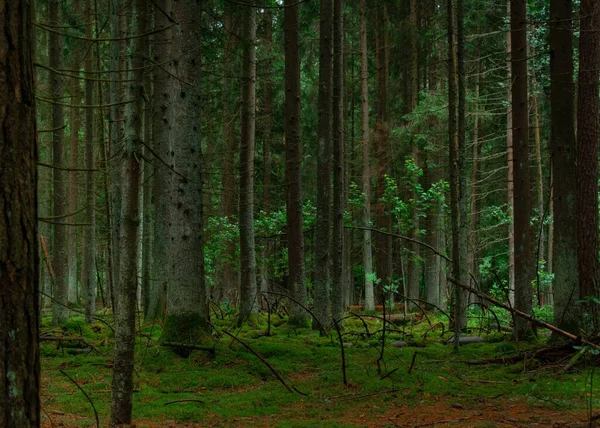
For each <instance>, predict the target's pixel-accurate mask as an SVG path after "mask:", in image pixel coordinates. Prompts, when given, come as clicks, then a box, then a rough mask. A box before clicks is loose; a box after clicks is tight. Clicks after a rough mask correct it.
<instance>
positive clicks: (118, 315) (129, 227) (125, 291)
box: [110, 0, 147, 426]
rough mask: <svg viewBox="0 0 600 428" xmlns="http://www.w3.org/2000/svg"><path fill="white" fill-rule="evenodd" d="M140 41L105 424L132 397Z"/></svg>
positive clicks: (141, 19) (139, 27) (141, 17)
mask: <svg viewBox="0 0 600 428" xmlns="http://www.w3.org/2000/svg"><path fill="white" fill-rule="evenodd" d="M133 10H134V20H133V28H134V31H135V33H136V34H138V35H140V34H144V33H145V32H146V18H147V10H146V2H145V1H144V0H136V1H135V3H134V9H133ZM145 42H146V39H145V38H144V37H136V38H134V39H132V44H131V53H132V55H131V60H130V61H131V64H130V67H129V69H130V70H131V71H130V72H129V79H128V80H129V83H128V91H127V96H128V98H129V99H130V100H134V101H133V102H131V103H129V104H128V105H127V110H126V120H127V124H126V128H125V129H126V130H127V132H126V137H125V153H124V156H123V157H124V159H123V183H122V189H121V195H122V198H123V200H122V202H121V204H120V205H121V207H122V211H121V219H120V223H121V225H122V226H123V227H122V228H121V230H120V232H121V236H120V238H119V240H118V242H119V259H120V266H119V273H120V280H119V282H118V284H117V287H116V290H115V293H116V296H115V297H116V302H117V307H116V311H115V349H114V362H113V380H112V396H111V417H110V425H111V426H118V425H122V424H129V423H131V412H132V395H133V365H134V346H135V311H136V306H137V305H136V297H137V284H138V269H137V267H138V266H137V255H138V245H139V238H138V234H139V210H140V207H139V197H138V195H139V191H140V175H141V167H140V162H139V159H141V145H142V144H141V143H142V136H143V131H142V115H143V110H144V93H143V90H144V89H143V80H142V74H143V66H144V59H143V58H144V55H145V53H146V49H145Z"/></svg>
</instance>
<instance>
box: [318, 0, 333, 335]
mask: <svg viewBox="0 0 600 428" xmlns="http://www.w3.org/2000/svg"><path fill="white" fill-rule="evenodd" d="M332 31H333V0H321V11H320V28H319V40H320V47H319V52H320V53H319V142H318V149H317V152H318V155H317V225H316V233H315V240H316V245H315V272H314V296H313V297H314V310H313V312H314V314H315V317H316V318H317V320H318V321H316V320H313V329H314V330H318V329H319V328H321V323H322V324H323V326H324V328H327V327H328V325H329V322H330V321H329V318H330V315H329V313H330V301H329V287H330V271H329V265H330V262H331V253H330V251H331V250H330V232H331V231H330V227H331V225H330V214H331V140H332V137H333V128H332V112H333V110H332V99H333V88H332V71H333V69H332V60H333V55H332V53H333V46H332V45H333V43H332V35H333V33H332Z"/></svg>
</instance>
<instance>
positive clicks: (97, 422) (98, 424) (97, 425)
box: [59, 370, 100, 428]
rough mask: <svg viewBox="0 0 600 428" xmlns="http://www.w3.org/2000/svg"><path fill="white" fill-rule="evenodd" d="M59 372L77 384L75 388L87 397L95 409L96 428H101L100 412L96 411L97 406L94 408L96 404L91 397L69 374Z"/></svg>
mask: <svg viewBox="0 0 600 428" xmlns="http://www.w3.org/2000/svg"><path fill="white" fill-rule="evenodd" d="M59 372H61V373H62V374H63V375H65V376H66V377H67V378H68V379H69V380H70V381H71V382H73V383H74V384H75V386H76V387H77V388H79V390H80V391H81V392H83V395H85V398H87V400H88V401H89V402H90V404H91V405H92V409H94V416H95V417H96V428H100V418H99V417H98V411H97V410H96V406H94V402H93V401H92V399H91V398H90V396H89V395H88V394H87V392H85V390H84V389H83V388H82V387H81V386H79V384H78V383H77V382H75V380H74V379H73V378H72V377H71V376H69V375H68V374H67V373H65V371H64V370H59Z"/></svg>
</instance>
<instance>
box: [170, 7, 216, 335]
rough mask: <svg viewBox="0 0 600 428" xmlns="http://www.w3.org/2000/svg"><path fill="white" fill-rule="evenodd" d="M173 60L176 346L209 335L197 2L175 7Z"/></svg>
mask: <svg viewBox="0 0 600 428" xmlns="http://www.w3.org/2000/svg"><path fill="white" fill-rule="evenodd" d="M172 8H173V19H174V20H175V21H176V22H178V23H179V25H178V26H177V29H176V30H174V31H173V39H172V56H173V57H175V58H179V60H178V61H177V62H176V63H175V64H174V68H173V73H174V75H176V76H178V77H179V78H181V79H183V80H184V81H185V82H187V84H182V83H181V82H179V81H177V80H175V79H171V80H170V82H171V83H170V85H171V86H170V91H171V94H172V96H173V98H172V104H171V110H172V111H171V114H172V123H173V124H176V126H174V127H173V129H172V134H171V138H172V140H171V144H170V147H171V151H170V153H169V157H168V158H167V163H168V164H169V165H170V166H171V167H172V169H171V170H170V178H169V182H168V184H169V187H168V189H167V191H166V194H167V198H168V203H169V205H170V206H171V208H170V210H169V214H170V216H169V235H168V243H169V244H168V249H167V260H168V263H167V264H168V278H167V313H166V319H165V331H164V337H165V339H167V340H171V341H176V342H190V341H192V342H193V341H197V340H200V339H201V338H202V336H203V334H205V333H206V332H207V330H208V323H207V321H208V297H207V292H206V282H205V268H204V246H203V245H204V237H203V230H202V229H203V208H204V206H203V188H202V179H203V171H202V146H201V133H200V118H201V109H202V90H201V89H202V88H201V72H202V63H201V56H200V51H199V49H198V46H201V45H202V5H201V4H200V3H199V2H197V1H196V0H182V1H177V2H173V3H172Z"/></svg>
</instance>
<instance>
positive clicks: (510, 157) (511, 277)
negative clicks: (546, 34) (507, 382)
mask: <svg viewBox="0 0 600 428" xmlns="http://www.w3.org/2000/svg"><path fill="white" fill-rule="evenodd" d="M510 2H511V0H507V2H506V5H507V6H506V10H507V12H508V15H510ZM506 53H507V68H508V78H507V82H508V90H507V99H508V107H507V109H506V150H507V155H506V157H507V163H508V176H507V199H508V216H509V218H510V219H511V222H510V223H509V225H508V300H509V302H510V304H511V305H512V306H514V304H515V222H514V220H513V219H514V207H515V180H514V154H513V115H512V103H511V88H512V69H511V59H510V58H511V53H512V33H511V32H510V31H508V32H507V33H506Z"/></svg>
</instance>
